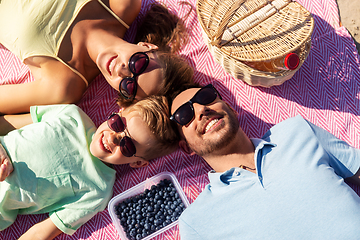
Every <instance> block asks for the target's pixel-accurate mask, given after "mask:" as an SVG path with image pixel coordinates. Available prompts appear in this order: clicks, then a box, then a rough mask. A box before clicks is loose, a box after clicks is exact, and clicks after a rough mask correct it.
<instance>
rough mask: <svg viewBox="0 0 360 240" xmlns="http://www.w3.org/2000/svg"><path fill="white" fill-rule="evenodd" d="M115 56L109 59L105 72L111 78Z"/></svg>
mask: <svg viewBox="0 0 360 240" xmlns="http://www.w3.org/2000/svg"><path fill="white" fill-rule="evenodd" d="M116 57H117V56H114V57H112V58H110V59H109V61H108V63H107V70H108V72H109V74H110V76H112V73H113V70H114V67H115V64H116V61H115V59H116Z"/></svg>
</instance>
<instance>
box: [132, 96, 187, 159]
mask: <svg viewBox="0 0 360 240" xmlns="http://www.w3.org/2000/svg"><path fill="white" fill-rule="evenodd" d="M133 111H135V112H137V113H138V114H139V115H140V117H141V118H142V119H143V121H144V122H145V123H146V124H147V125H148V126H149V130H150V132H151V133H152V134H154V136H155V139H156V140H157V144H156V145H155V146H151V147H150V148H149V149H148V150H147V152H146V156H144V157H145V158H146V159H154V158H157V157H161V156H164V155H166V154H169V153H171V152H173V151H175V150H176V149H177V148H178V144H179V140H180V135H179V132H178V130H177V126H176V125H175V124H174V122H173V121H171V120H170V116H169V113H170V111H169V105H168V102H167V99H166V98H165V97H164V96H150V97H148V98H145V99H143V100H140V101H138V102H136V103H134V105H132V106H131V107H129V112H133Z"/></svg>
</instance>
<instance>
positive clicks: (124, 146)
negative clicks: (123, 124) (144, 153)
mask: <svg viewBox="0 0 360 240" xmlns="http://www.w3.org/2000/svg"><path fill="white" fill-rule="evenodd" d="M120 151H121V152H122V154H123V155H124V156H125V157H132V156H134V155H135V153H136V148H135V145H134V143H133V141H132V140H131V138H129V137H128V136H124V137H123V138H122V139H121V140H120Z"/></svg>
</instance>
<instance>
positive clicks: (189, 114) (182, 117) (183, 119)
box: [173, 103, 194, 126]
mask: <svg viewBox="0 0 360 240" xmlns="http://www.w3.org/2000/svg"><path fill="white" fill-rule="evenodd" d="M173 116H174V119H175V120H176V121H177V122H178V123H179V124H180V125H183V126H184V125H186V124H188V123H189V122H190V121H191V120H192V119H193V117H194V110H193V109H192V107H191V105H190V103H185V104H184V105H182V106H181V107H179V108H178V109H177V110H176V112H175V113H174V115H173Z"/></svg>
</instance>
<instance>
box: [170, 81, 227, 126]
mask: <svg viewBox="0 0 360 240" xmlns="http://www.w3.org/2000/svg"><path fill="white" fill-rule="evenodd" d="M217 97H219V98H220V99H221V96H220V94H219V92H218V91H217V90H216V89H215V88H214V86H213V85H212V84H208V85H206V86H205V87H202V88H201V89H199V91H197V92H196V94H195V95H194V96H193V97H192V98H191V99H190V100H189V101H188V102H186V103H184V104H183V105H181V106H180V107H179V108H178V109H176V111H175V112H174V114H173V115H171V117H170V119H171V120H173V121H175V122H177V123H178V124H180V125H182V126H185V125H187V124H189V123H190V122H191V120H192V119H193V118H194V115H195V112H194V106H193V104H194V103H198V104H201V105H208V104H210V103H212V102H214V101H215V99H216V98H217Z"/></svg>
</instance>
